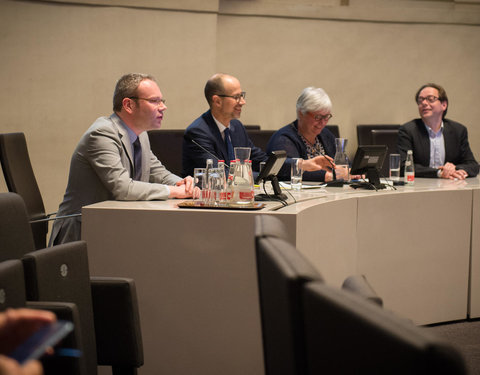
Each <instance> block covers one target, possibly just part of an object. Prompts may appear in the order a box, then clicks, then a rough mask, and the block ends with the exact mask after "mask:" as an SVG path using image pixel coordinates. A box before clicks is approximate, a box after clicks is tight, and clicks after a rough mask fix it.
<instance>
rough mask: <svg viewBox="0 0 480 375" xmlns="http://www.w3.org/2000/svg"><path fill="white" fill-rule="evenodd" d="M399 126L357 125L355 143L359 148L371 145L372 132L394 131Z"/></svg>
mask: <svg viewBox="0 0 480 375" xmlns="http://www.w3.org/2000/svg"><path fill="white" fill-rule="evenodd" d="M399 127H400V124H368V125H357V141H358V145H359V146H365V145H372V144H373V143H372V130H395V129H398V128H399Z"/></svg>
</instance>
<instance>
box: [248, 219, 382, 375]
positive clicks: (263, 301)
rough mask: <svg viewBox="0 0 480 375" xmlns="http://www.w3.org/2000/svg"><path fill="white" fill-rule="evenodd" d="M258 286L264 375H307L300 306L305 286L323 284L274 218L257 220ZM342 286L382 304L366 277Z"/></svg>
mask: <svg viewBox="0 0 480 375" xmlns="http://www.w3.org/2000/svg"><path fill="white" fill-rule="evenodd" d="M255 220H256V221H255V241H256V258H257V271H258V287H259V295H260V308H261V318H262V336H263V347H264V359H265V368H266V373H267V374H305V373H306V369H307V367H306V357H305V337H304V334H305V333H304V325H303V309H302V304H301V298H302V290H303V285H304V284H305V283H307V282H310V281H319V282H321V281H322V277H321V276H320V274H319V273H318V272H317V271H316V270H315V269H314V268H313V266H312V265H311V263H310V262H309V261H308V260H307V259H306V258H304V257H303V256H302V254H301V253H300V252H299V251H298V250H297V249H296V248H295V247H294V246H293V245H291V244H290V243H289V242H288V241H287V237H286V233H287V231H286V228H285V226H284V225H283V223H282V222H281V221H280V220H279V219H278V218H276V217H272V216H269V215H260V216H257V217H256V218H255ZM344 284H345V287H346V288H347V289H349V290H352V291H353V292H356V293H359V294H361V295H362V297H363V298H366V299H368V300H369V301H371V302H374V303H379V302H380V303H381V299H380V298H379V297H378V296H376V294H375V293H374V292H373V290H372V289H371V287H370V286H369V285H368V283H367V282H366V279H365V278H364V277H356V276H355V277H351V278H348V279H347V280H346V281H345V283H344Z"/></svg>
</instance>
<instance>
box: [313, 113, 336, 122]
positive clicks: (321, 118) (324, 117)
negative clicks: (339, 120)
mask: <svg viewBox="0 0 480 375" xmlns="http://www.w3.org/2000/svg"><path fill="white" fill-rule="evenodd" d="M312 116H313V119H314V120H315V121H328V120H330V119H331V118H332V117H333V115H332V114H330V113H329V114H328V115H313V114H312Z"/></svg>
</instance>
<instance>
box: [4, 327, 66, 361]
mask: <svg viewBox="0 0 480 375" xmlns="http://www.w3.org/2000/svg"><path fill="white" fill-rule="evenodd" d="M72 331H73V323H72V322H69V321H66V320H58V321H56V322H54V323H52V324H49V325H46V326H43V327H41V328H40V329H39V330H38V331H36V332H35V333H33V334H32V335H31V336H30V337H29V338H28V339H27V340H25V341H24V342H23V343H21V344H20V345H19V346H18V347H17V348H16V349H15V350H14V351H13V352H12V353H11V354H10V355H9V357H10V358H13V359H15V360H17V361H18V363H20V364H22V363H24V362H26V361H28V360H30V359H38V358H40V357H41V356H42V355H43V354H44V353H45V351H46V350H47V348H49V347H53V346H54V345H56V344H57V343H58V342H59V341H60V340H62V339H63V338H64V337H65V336H67V335H68V334H69V333H70V332H72Z"/></svg>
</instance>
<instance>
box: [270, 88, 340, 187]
mask: <svg viewBox="0 0 480 375" xmlns="http://www.w3.org/2000/svg"><path fill="white" fill-rule="evenodd" d="M331 112H332V102H331V101H330V98H329V97H328V95H327V93H326V92H325V91H324V90H323V89H321V88H315V87H307V88H305V89H303V91H302V93H301V94H300V96H299V97H298V100H297V119H296V120H295V121H293V122H292V123H290V124H288V125H286V126H284V127H283V128H281V129H280V130H278V131H277V132H276V133H275V134H273V136H272V137H271V138H270V141H269V142H268V145H267V152H271V151H273V150H285V151H286V152H287V157H288V159H287V162H286V163H285V164H287V165H285V166H284V167H283V168H282V170H281V171H280V177H281V178H282V179H288V178H289V177H290V165H289V161H291V158H303V159H304V160H305V161H306V162H307V164H308V163H309V162H310V161H312V160H315V159H316V158H328V159H329V160H332V158H333V157H334V156H335V136H334V135H333V133H332V132H331V131H330V130H328V129H327V128H325V126H326V125H327V123H328V120H330V119H331V118H332V114H331ZM332 164H333V163H332ZM304 165H305V162H304ZM304 170H305V171H304V173H303V180H305V181H331V180H333V175H332V172H331V168H327V170H325V169H317V170H310V171H309V170H307V169H305V168H304ZM338 177H341V176H338Z"/></svg>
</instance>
